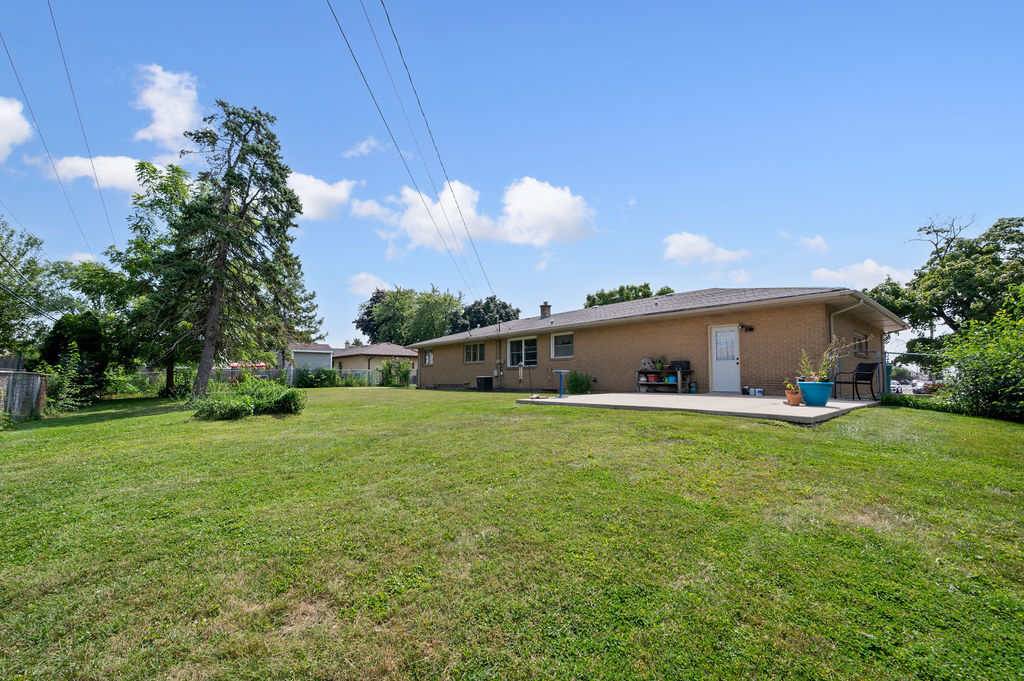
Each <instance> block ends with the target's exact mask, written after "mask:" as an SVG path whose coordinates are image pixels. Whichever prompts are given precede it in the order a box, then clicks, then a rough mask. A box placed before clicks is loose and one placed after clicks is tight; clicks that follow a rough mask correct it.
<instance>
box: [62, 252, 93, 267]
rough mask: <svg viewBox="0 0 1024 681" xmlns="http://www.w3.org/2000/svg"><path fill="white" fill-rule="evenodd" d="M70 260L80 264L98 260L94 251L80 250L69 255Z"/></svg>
mask: <svg viewBox="0 0 1024 681" xmlns="http://www.w3.org/2000/svg"><path fill="white" fill-rule="evenodd" d="M68 260H70V261H71V262H73V263H75V264H76V265H80V264H82V263H83V262H96V256H94V255H93V254H92V253H79V252H78V251H75V252H74V253H72V254H71V255H70V256H69V257H68Z"/></svg>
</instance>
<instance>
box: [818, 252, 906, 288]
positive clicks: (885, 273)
mask: <svg viewBox="0 0 1024 681" xmlns="http://www.w3.org/2000/svg"><path fill="white" fill-rule="evenodd" d="M886 277H892V278H893V279H895V280H896V281H907V280H909V279H910V277H911V273H910V272H908V271H906V270H898V269H896V268H895V267H890V266H888V265H879V264H878V263H877V262H875V261H874V260H872V259H871V258H868V259H867V260H865V261H864V262H858V263H853V264H852V265H845V266H843V267H840V268H839V269H836V270H830V269H827V268H825V267H819V268H818V269H816V270H814V271H813V272H811V278H812V279H813V280H814V281H820V282H826V283H838V284H845V285H846V286H850V287H852V288H870V287H872V286H875V285H876V284H880V283H882V282H883V281H885V278H886Z"/></svg>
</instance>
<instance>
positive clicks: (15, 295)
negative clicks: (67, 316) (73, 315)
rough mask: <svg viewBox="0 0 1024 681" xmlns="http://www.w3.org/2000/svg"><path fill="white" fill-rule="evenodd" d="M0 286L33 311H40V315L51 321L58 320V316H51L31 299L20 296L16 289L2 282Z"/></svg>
mask: <svg viewBox="0 0 1024 681" xmlns="http://www.w3.org/2000/svg"><path fill="white" fill-rule="evenodd" d="M0 288H2V289H3V290H5V291H7V293H9V294H10V295H11V297H13V298H15V299H16V300H18V301H20V302H21V304H22V305H24V306H26V307H27V308H29V309H30V310H33V311H35V312H37V313H39V314H40V315H42V316H43V317H46V318H47V319H49V320H50V321H51V322H55V321H57V319H56V318H54V317H51V316H50V314H49V313H47V312H43V311H42V310H40V309H39V308H38V307H36V306H35V305H33V304H32V303H30V302H29V301H27V300H25V299H24V298H22V297H21V296H19V295H18V294H17V293H15V292H14V291H12V290H11V289H9V288H7V286H5V285H4V284H3V283H0Z"/></svg>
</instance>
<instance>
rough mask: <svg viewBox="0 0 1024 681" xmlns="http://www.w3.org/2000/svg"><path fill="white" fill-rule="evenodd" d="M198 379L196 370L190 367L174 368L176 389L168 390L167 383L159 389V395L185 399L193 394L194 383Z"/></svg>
mask: <svg viewBox="0 0 1024 681" xmlns="http://www.w3.org/2000/svg"><path fill="white" fill-rule="evenodd" d="M195 381H196V370H195V369H188V368H182V369H179V368H175V369H174V390H168V389H167V385H166V383H164V385H162V386H161V387H160V390H158V391H157V396H159V397H170V398H172V399H175V400H183V399H185V398H186V397H188V396H189V395H191V394H192V384H193V383H195Z"/></svg>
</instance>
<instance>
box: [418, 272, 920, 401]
mask: <svg viewBox="0 0 1024 681" xmlns="http://www.w3.org/2000/svg"><path fill="white" fill-rule="evenodd" d="M906 328H907V324H906V322H904V321H903V320H902V319H900V318H899V317H898V316H896V315H895V314H893V313H892V312H890V311H889V310H887V309H886V308H884V307H882V306H881V305H879V304H878V303H876V302H875V301H874V300H872V299H871V298H869V297H868V296H866V295H864V294H863V293H861V292H860V291H855V290H852V289H848V288H820V287H813V288H812V287H803V288H711V289H703V290H700V291H687V292H682V293H672V294H669V295H664V296H655V297H653V298H645V299H642V300H631V301H628V302H624V303H615V304H612V305H601V306H598V307H590V308H584V309H582V310H573V311H571V312H562V313H556V314H552V313H551V306H550V305H548V304H547V303H545V304H543V305H541V306H540V315H539V316H537V317H530V318H528V319H517V320H514V321H510V322H503V323H501V324H500V325H497V324H496V325H493V326H487V327H481V328H477V329H473V330H472V331H469V332H464V333H456V334H451V335H448V336H443V337H441V338H433V339H431V340H427V341H423V342H421V343H415V344H413V345H412V346H410V347H412V348H415V349H416V350H417V351H418V352H419V365H420V369H419V384H420V385H421V386H423V387H427V388H429V387H444V388H459V387H470V386H474V387H475V386H476V383H477V377H478V376H487V375H491V376H493V382H494V388H495V389H505V390H529V391H535V390H553V389H557V388H558V376H557V375H556V374H554V373H552V372H553V371H554V370H557V369H567V370H574V371H579V372H581V373H585V374H589V375H590V376H592V377H593V378H594V379H595V382H594V386H593V387H594V389H595V390H599V391H615V392H636V391H637V389H638V385H637V381H636V373H635V372H636V370H637V369H639V368H640V361H641V360H642V359H644V358H655V357H659V356H663V357H664V358H665V359H666V360H667V361H669V362H671V361H674V360H688V361H689V363H690V369H691V372H692V373H691V374H690V377H689V380H690V381H696V383H697V391H698V392H702V393H703V392H740V390H741V388H742V386H750V387H758V388H763V389H764V392H765V394H769V395H775V394H778V395H781V394H782V393H783V389H784V382H785V379H786V378H793V377H794V376H795V375H796V373H797V369H798V367H799V363H800V350H801V348H804V349H806V350H807V352H808V354H810V355H811V357H812V358H813V357H815V356H816V355H817V356H818V357H820V356H821V352H822V351H823V350H824V349H825V347H826V346H827V345H828V344H829V341H830V339H831V338H832V336H833V335H834V336H838V337H840V338H844V339H846V340H848V341H856V342H857V345H856V346H855V347H854V348H852V349H851V350H850V351H848V354H847V356H845V357H843V359H842V360H841V361H840V366H839V369H840V370H842V371H847V370H851V369H853V368H854V367H855V366H856V364H857V363H858V362H878V361H880V360H881V356H882V355H881V353H882V352H883V350H884V348H883V334H886V333H892V332H896V331H901V330H903V329H906ZM520 363H522V364H523V369H522V372H520V370H519V364H520ZM520 373H521V374H522V378H520ZM881 380H882V377H881V372H880V371H878V372H876V374H875V387H876V389H879V388H880V383H881Z"/></svg>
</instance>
